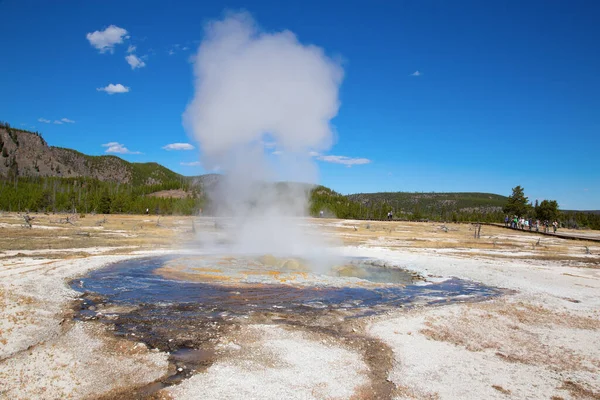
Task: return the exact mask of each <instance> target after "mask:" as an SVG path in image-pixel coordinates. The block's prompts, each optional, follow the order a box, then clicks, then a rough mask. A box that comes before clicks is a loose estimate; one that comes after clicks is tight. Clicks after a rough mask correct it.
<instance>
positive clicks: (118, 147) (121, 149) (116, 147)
mask: <svg viewBox="0 0 600 400" xmlns="http://www.w3.org/2000/svg"><path fill="white" fill-rule="evenodd" d="M102 147H106V150H105V151H104V152H105V153H115V154H142V153H140V152H139V151H131V150H129V149H128V148H127V147H125V145H123V144H121V143H119V142H108V143H105V144H103V145H102Z"/></svg>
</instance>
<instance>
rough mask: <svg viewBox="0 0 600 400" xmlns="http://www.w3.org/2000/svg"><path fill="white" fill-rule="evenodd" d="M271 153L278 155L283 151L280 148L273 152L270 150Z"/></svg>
mask: <svg viewBox="0 0 600 400" xmlns="http://www.w3.org/2000/svg"><path fill="white" fill-rule="evenodd" d="M271 154H273V155H275V156H280V155H282V154H283V151H281V150H275V151H274V152H272V153H271Z"/></svg>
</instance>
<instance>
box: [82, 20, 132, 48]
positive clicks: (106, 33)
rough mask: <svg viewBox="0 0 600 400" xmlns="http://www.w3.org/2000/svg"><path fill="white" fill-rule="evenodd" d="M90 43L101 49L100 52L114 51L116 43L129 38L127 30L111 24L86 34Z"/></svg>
mask: <svg viewBox="0 0 600 400" xmlns="http://www.w3.org/2000/svg"><path fill="white" fill-rule="evenodd" d="M85 37H86V38H87V40H89V42H90V44H91V45H92V46H94V47H95V48H97V49H98V50H100V53H106V52H107V51H108V52H110V53H112V52H113V51H114V48H115V45H116V44H121V43H123V39H127V38H128V37H129V36H127V31H126V30H125V29H123V28H119V27H118V26H115V25H111V26H109V27H108V28H106V29H105V30H103V31H95V32H92V33H88V34H87V35H85Z"/></svg>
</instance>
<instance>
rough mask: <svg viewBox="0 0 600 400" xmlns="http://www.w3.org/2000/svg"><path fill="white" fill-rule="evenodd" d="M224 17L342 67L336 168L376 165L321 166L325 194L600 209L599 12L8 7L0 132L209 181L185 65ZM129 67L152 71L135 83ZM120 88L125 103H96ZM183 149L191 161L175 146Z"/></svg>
mask: <svg viewBox="0 0 600 400" xmlns="http://www.w3.org/2000/svg"><path fill="white" fill-rule="evenodd" d="M225 10H247V11H249V12H250V13H251V14H252V15H253V17H254V18H255V19H256V21H257V22H258V23H259V24H260V26H261V27H262V28H263V29H264V30H266V31H280V30H284V29H288V30H291V31H292V32H294V33H295V34H296V35H297V36H298V38H299V40H300V41H301V42H302V43H307V44H315V45H317V46H320V47H322V48H323V49H325V51H326V52H327V54H328V55H330V56H331V57H335V58H341V59H342V60H343V68H344V71H345V78H344V81H343V83H342V86H341V91H340V100H341V108H340V112H339V114H338V116H337V117H336V118H335V119H334V120H333V124H334V125H335V129H336V132H337V138H336V143H335V145H334V146H333V147H332V149H331V150H330V151H329V152H328V154H330V155H337V156H345V157H349V158H351V159H356V158H364V159H368V160H369V161H370V162H369V163H366V164H360V165H353V166H351V167H348V166H347V165H344V164H339V163H333V162H327V161H323V160H321V161H317V162H318V164H319V171H320V182H321V183H322V184H324V185H326V186H329V187H332V188H333V189H335V190H337V191H339V192H342V193H353V192H372V191H422V192H431V191H438V192H439V191H478V192H492V193H499V194H505V195H508V194H510V192H511V188H512V187H514V186H516V185H521V186H523V187H525V191H526V195H528V196H529V198H530V199H532V200H534V199H536V198H537V199H556V200H558V202H559V204H560V205H561V208H565V209H600V162H599V159H600V157H599V153H600V134H599V133H600V95H599V93H600V75H599V72H600V47H599V46H598V38H600V24H598V23H597V21H598V20H599V18H600V3H599V2H595V1H572V2H567V1H503V2H483V1H456V2H449V1H448V2H446V1H397V2H391V1H372V2H365V1H360V2H359V1H341V0H339V1H338V0H335V1H334V0H329V1H320V2H317V1H288V2H285V3H282V2H275V1H253V2H239V1H227V2H220V1H211V2H193V1H190V2H184V1H177V2H168V1H154V0H151V1H149V0H144V1H141V0H140V1H103V2H92V1H69V0H62V1H42V0H39V1H30V0H19V1H17V0H0V15H1V16H2V24H0V54H1V55H2V58H1V59H0V92H1V93H2V96H0V119H1V120H5V121H8V122H10V123H11V124H12V125H14V126H17V127H23V128H26V129H33V130H38V131H39V132H41V133H42V134H43V136H44V138H45V139H46V140H47V141H48V143H49V144H51V145H55V146H64V147H71V148H75V149H77V150H79V151H81V152H84V153H87V154H95V155H100V154H105V152H106V151H107V150H113V151H114V150H121V151H123V150H122V148H121V147H118V146H117V147H114V146H112V148H111V146H103V145H106V144H108V143H119V144H120V145H122V146H124V147H126V148H127V149H128V150H129V151H130V152H131V153H130V154H122V153H121V154H118V155H119V156H121V157H123V158H124V159H126V160H128V161H134V162H137V161H139V162H145V161H157V162H160V163H162V164H164V165H165V166H167V167H169V168H171V169H173V170H175V171H177V172H179V173H182V174H185V175H197V174H201V173H204V172H205V171H204V170H203V169H202V168H201V167H200V166H187V165H182V163H193V162H195V161H198V158H199V149H198V145H197V144H196V143H195V142H194V141H193V140H192V139H191V138H190V137H189V136H188V134H187V133H186V131H185V130H184V128H183V126H182V118H181V115H182V113H183V112H184V110H185V108H186V105H187V104H188V103H189V101H190V100H191V98H192V96H193V90H194V88H193V73H192V64H191V63H190V56H191V55H192V54H193V52H194V51H195V50H196V49H197V47H198V45H199V42H200V40H202V35H203V25H204V24H205V23H206V22H207V21H209V20H213V19H217V18H221V17H222V16H223V13H224V11H225ZM111 25H114V26H115V27H118V28H122V29H124V30H126V31H127V34H126V35H123V36H121V38H122V39H123V43H117V44H115V45H114V47H113V48H112V49H110V48H109V49H106V48H105V49H104V50H105V51H104V52H103V53H102V52H101V51H100V50H99V49H98V46H101V44H102V43H103V42H98V41H96V42H95V43H96V47H94V45H93V43H91V42H90V40H88V38H87V36H86V35H88V34H90V33H93V32H95V31H104V30H105V29H106V28H108V27H109V26H111ZM116 33H117V34H118V32H116ZM92 38H93V37H92ZM130 46H135V50H133V49H130ZM111 50H112V51H111ZM128 50H131V51H130V52H128ZM128 55H135V56H136V57H137V60H136V59H131V58H130V61H132V62H133V63H135V62H136V61H137V62H138V63H139V62H143V63H144V64H145V65H144V66H143V67H138V68H135V69H133V68H132V67H131V66H130V65H129V63H128V62H127V61H126V59H125V57H126V56H128ZM416 71H418V72H419V73H418V74H416V73H415V72H416ZM111 83H112V84H115V85H116V84H121V85H123V86H124V87H127V88H129V91H128V92H127V93H116V94H112V95H110V94H108V93H106V92H104V91H99V90H98V89H99V88H106V87H107V85H109V84H111ZM62 119H67V120H71V121H74V123H71V122H64V121H62ZM42 121H49V122H42ZM54 121H58V122H62V123H61V124H58V123H54ZM171 143H191V144H193V145H194V146H195V147H196V149H194V150H188V151H177V150H174V151H167V150H164V149H163V147H164V146H166V145H167V144H171ZM137 152H139V153H140V154H136V153H137ZM338 160H339V159H338Z"/></svg>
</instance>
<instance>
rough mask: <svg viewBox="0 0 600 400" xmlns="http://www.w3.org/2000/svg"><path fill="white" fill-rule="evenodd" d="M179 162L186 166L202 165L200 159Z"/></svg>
mask: <svg viewBox="0 0 600 400" xmlns="http://www.w3.org/2000/svg"><path fill="white" fill-rule="evenodd" d="M179 164H180V165H183V166H186V167H199V166H201V165H202V163H201V162H200V161H192V162H180V163H179Z"/></svg>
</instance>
